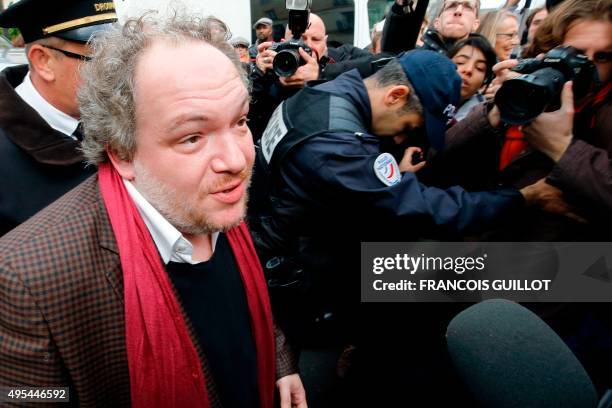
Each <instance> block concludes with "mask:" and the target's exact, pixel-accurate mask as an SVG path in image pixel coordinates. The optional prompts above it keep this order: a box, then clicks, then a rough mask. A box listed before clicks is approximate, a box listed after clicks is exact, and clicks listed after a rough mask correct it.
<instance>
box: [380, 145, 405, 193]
mask: <svg viewBox="0 0 612 408" xmlns="http://www.w3.org/2000/svg"><path fill="white" fill-rule="evenodd" d="M374 173H375V174H376V177H378V179H379V180H380V181H382V182H383V184H384V185H386V186H393V185H395V184H397V183H399V182H400V180H401V179H402V175H401V173H400V169H399V166H398V164H397V162H396V161H395V158H394V157H393V156H392V155H391V154H389V153H383V154H381V155H380V156H378V157H377V158H376V160H374Z"/></svg>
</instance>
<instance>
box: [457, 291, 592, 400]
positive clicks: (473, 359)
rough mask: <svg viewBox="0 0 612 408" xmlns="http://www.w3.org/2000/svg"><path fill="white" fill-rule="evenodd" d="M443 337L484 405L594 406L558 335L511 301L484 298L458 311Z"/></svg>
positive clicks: (582, 374) (588, 387) (578, 366)
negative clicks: (485, 299)
mask: <svg viewBox="0 0 612 408" xmlns="http://www.w3.org/2000/svg"><path fill="white" fill-rule="evenodd" d="M446 342H447V345H448V351H449V353H450V356H451V359H452V360H453V363H454V365H455V367H456V368H457V371H458V372H459V375H460V376H461V378H462V379H463V380H464V382H465V383H466V385H467V387H468V389H469V390H470V392H471V393H472V394H473V395H474V397H475V398H476V399H477V400H478V401H480V402H481V403H482V404H483V405H484V406H487V407H496V408H497V407H499V408H505V407H517V408H518V407H521V408H524V407H538V408H539V407H555V408H562V407H576V408H579V407H589V408H593V407H596V406H597V392H596V391H595V387H594V386H593V383H592V382H591V379H590V378H589V376H588V374H587V373H586V371H585V370H584V368H583V367H582V365H581V364H580V362H579V361H578V359H577V358H576V357H575V356H574V354H573V353H572V352H571V350H570V349H569V348H568V347H567V346H566V345H565V343H564V342H563V340H561V338H560V337H559V336H557V334H556V333H555V332H554V331H553V330H552V329H551V328H550V327H549V326H548V325H547V324H546V323H544V321H542V320H541V319H540V318H539V317H537V316H536V315H535V314H534V313H532V312H531V311H529V310H527V309H526V308H524V307H523V306H520V305H518V304H517V303H514V302H510V301H507V300H501V299H496V300H487V301H484V302H481V303H478V304H476V305H474V306H471V307H469V308H467V309H466V310H464V311H463V312H461V313H459V314H458V315H457V316H455V317H454V318H453V320H452V321H451V322H450V324H449V325H448V329H447V332H446Z"/></svg>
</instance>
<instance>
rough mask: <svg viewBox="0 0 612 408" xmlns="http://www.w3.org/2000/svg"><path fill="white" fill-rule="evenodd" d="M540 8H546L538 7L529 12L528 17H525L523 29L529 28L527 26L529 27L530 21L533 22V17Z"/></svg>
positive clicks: (544, 8) (543, 8)
mask: <svg viewBox="0 0 612 408" xmlns="http://www.w3.org/2000/svg"><path fill="white" fill-rule="evenodd" d="M542 10H546V7H538V8H535V9H533V10H531V13H529V17H527V20H525V31H527V30H529V27H531V23H533V19H534V18H535V16H536V14H538V13H539V12H540V11H542Z"/></svg>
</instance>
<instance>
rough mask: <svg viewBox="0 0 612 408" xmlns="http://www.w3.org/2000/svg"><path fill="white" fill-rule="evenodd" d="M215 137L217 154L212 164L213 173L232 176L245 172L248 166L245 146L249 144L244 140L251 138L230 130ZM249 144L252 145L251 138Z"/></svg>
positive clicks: (215, 153)
mask: <svg viewBox="0 0 612 408" xmlns="http://www.w3.org/2000/svg"><path fill="white" fill-rule="evenodd" d="M215 136H216V137H215V139H216V140H215V145H214V149H215V152H214V158H213V159H212V162H211V166H212V169H213V171H215V172H216V173H231V174H238V173H240V172H242V171H244V170H245V169H246V167H247V165H248V160H247V157H246V154H245V147H246V146H244V144H245V143H247V142H246V141H245V140H242V138H243V137H249V135H240V136H237V135H235V134H233V133H232V132H231V131H230V130H227V131H225V132H223V133H219V134H217V135H215ZM248 142H249V143H252V140H251V139H250V137H249V141H248ZM250 148H251V149H252V148H253V147H252V146H250Z"/></svg>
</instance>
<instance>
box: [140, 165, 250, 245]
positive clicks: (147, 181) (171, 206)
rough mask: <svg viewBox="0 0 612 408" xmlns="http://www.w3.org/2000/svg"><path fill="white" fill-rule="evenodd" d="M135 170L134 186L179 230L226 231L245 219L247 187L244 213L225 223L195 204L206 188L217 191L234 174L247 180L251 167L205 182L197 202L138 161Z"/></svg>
mask: <svg viewBox="0 0 612 408" xmlns="http://www.w3.org/2000/svg"><path fill="white" fill-rule="evenodd" d="M134 170H135V171H136V174H137V177H138V182H137V183H135V186H136V187H137V189H138V191H139V192H140V194H142V195H143V196H144V197H145V198H146V199H147V201H148V202H149V203H150V204H151V205H152V206H153V207H154V208H155V209H156V210H157V211H158V212H159V213H160V214H161V215H162V216H163V217H164V218H165V219H166V220H167V221H168V222H169V223H170V224H172V226H174V228H176V229H177V230H179V231H180V232H181V233H182V234H188V235H205V234H211V233H213V232H226V231H228V230H230V229H232V228H233V227H235V226H237V225H239V224H240V223H241V222H242V221H243V219H244V216H245V213H246V205H247V202H248V193H247V192H246V191H245V196H244V198H243V200H244V211H243V214H242V215H241V216H240V217H239V218H238V219H237V220H235V221H233V222H231V223H228V224H218V223H215V222H214V221H212V220H211V219H210V217H209V215H208V214H206V213H205V212H204V211H202V210H201V209H199V208H198V204H201V203H202V201H203V200H204V199H205V198H206V196H207V195H208V194H209V192H211V191H217V190H218V189H219V188H221V187H222V186H224V185H227V184H228V183H231V182H233V181H235V180H236V179H237V178H239V179H240V180H248V181H249V183H250V178H251V172H250V171H243V172H242V173H240V174H239V175H237V176H225V177H222V178H220V179H219V180H218V181H217V182H215V183H212V184H211V185H209V186H207V188H205V189H204V190H200V191H199V192H198V194H197V196H196V202H193V200H191V201H190V199H189V197H188V196H187V195H186V194H184V193H182V192H179V191H177V190H176V189H175V188H174V187H172V186H170V185H168V184H166V183H164V182H162V181H160V180H158V179H157V178H156V177H155V176H153V175H152V174H151V173H150V172H149V171H148V170H146V169H145V168H144V167H143V166H141V165H140V164H139V163H138V162H137V161H134ZM247 191H248V189H247Z"/></svg>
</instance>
